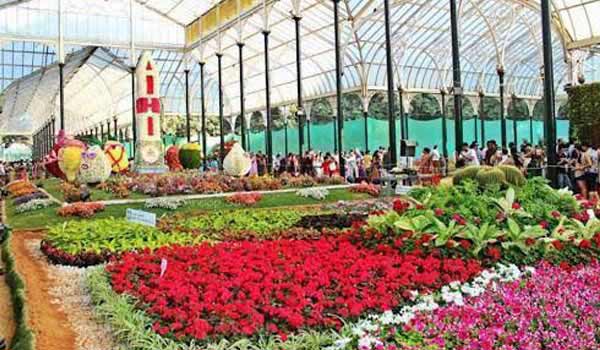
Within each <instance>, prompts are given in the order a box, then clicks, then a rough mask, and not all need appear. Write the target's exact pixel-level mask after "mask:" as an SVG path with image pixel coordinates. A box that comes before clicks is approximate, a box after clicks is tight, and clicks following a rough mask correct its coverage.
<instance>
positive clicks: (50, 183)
mask: <svg viewBox="0 0 600 350" xmlns="http://www.w3.org/2000/svg"><path fill="white" fill-rule="evenodd" d="M60 183H61V180H60V179H57V178H50V179H45V180H39V181H35V184H36V185H37V186H39V187H42V188H43V189H44V190H46V192H48V193H49V194H51V195H52V196H54V197H55V198H56V199H58V200H60V201H64V198H63V194H62V191H61V190H60ZM89 189H90V193H91V195H92V200H94V201H107V200H111V199H121V198H116V197H115V196H113V194H112V193H110V192H106V191H102V190H98V189H96V188H94V187H91V186H90V187H89ZM141 198H148V196H147V195H145V194H141V193H136V192H131V193H130V194H129V197H128V198H127V199H141Z"/></svg>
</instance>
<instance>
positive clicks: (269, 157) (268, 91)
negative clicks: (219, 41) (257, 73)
mask: <svg viewBox="0 0 600 350" xmlns="http://www.w3.org/2000/svg"><path fill="white" fill-rule="evenodd" d="M262 33H263V36H264V43H265V47H264V48H265V95H266V105H265V107H266V109H267V111H266V112H267V130H266V131H267V132H266V142H267V149H266V153H267V169H268V172H269V173H271V171H272V170H273V138H272V137H273V130H272V128H273V120H272V115H271V72H270V68H269V63H270V62H269V34H271V32H270V31H268V30H263V32H262Z"/></svg>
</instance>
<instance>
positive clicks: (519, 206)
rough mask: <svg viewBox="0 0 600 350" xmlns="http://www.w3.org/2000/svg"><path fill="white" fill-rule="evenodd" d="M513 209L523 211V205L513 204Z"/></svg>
mask: <svg viewBox="0 0 600 350" xmlns="http://www.w3.org/2000/svg"><path fill="white" fill-rule="evenodd" d="M512 208H513V209H514V210H519V209H521V204H519V203H517V202H514V203H513V204H512Z"/></svg>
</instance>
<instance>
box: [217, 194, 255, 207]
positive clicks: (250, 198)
mask: <svg viewBox="0 0 600 350" xmlns="http://www.w3.org/2000/svg"><path fill="white" fill-rule="evenodd" d="M261 199H262V194H260V193H258V192H249V193H243V192H240V193H236V194H234V195H231V196H228V197H226V198H225V201H226V202H227V203H232V204H237V205H245V206H252V205H254V204H256V203H258V202H260V200H261Z"/></svg>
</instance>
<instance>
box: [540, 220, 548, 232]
mask: <svg viewBox="0 0 600 350" xmlns="http://www.w3.org/2000/svg"><path fill="white" fill-rule="evenodd" d="M540 227H541V228H543V229H544V230H547V229H548V227H550V224H549V223H548V221H546V220H542V221H540Z"/></svg>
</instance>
